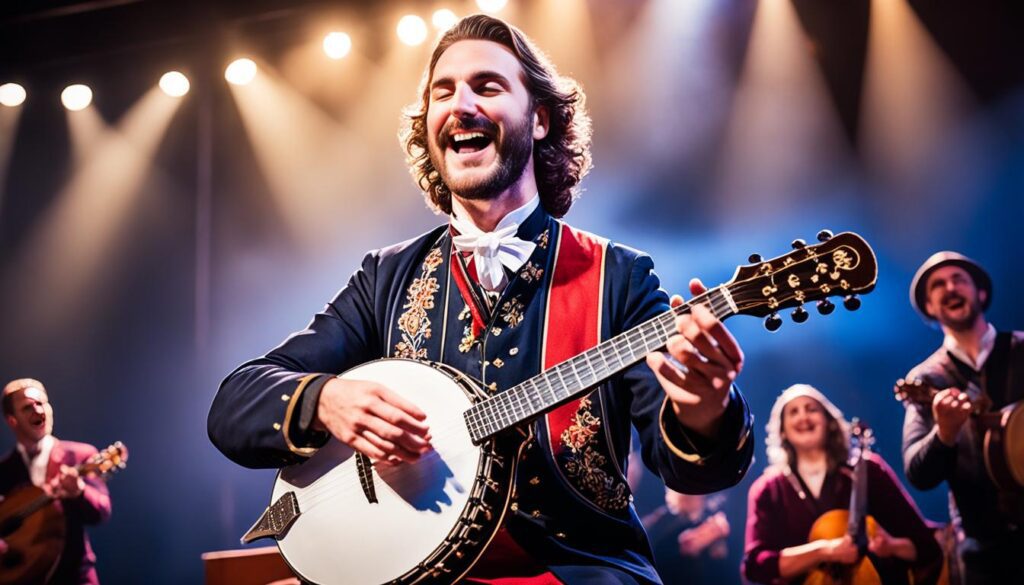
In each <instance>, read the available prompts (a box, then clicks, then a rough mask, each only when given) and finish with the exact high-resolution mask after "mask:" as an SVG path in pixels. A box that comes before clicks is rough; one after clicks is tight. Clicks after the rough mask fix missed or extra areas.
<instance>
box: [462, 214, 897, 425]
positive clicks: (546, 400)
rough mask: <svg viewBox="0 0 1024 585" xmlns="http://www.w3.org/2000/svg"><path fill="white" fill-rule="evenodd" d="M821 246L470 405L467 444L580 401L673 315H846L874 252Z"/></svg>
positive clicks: (850, 238)
mask: <svg viewBox="0 0 1024 585" xmlns="http://www.w3.org/2000/svg"><path fill="white" fill-rule="evenodd" d="M819 239H822V243H820V244H816V245H813V246H809V245H807V244H805V243H804V242H803V241H802V240H797V241H795V242H793V247H794V248H795V249H794V251H792V252H790V253H788V254H786V255H784V256H779V257H777V258H774V259H772V260H762V259H761V258H760V256H757V255H754V256H751V261H752V262H754V264H749V265H746V266H740V267H739V268H737V269H736V274H735V275H734V276H733V278H732V279H731V280H730V281H729V282H727V283H725V284H722V285H719V286H717V287H715V288H712V289H709V290H707V291H705V292H703V293H702V294H700V295H697V296H696V297H694V298H693V299H691V300H690V301H689V302H686V303H683V304H681V305H679V306H677V307H673V308H671V309H669V310H668V311H666V312H664V313H662V314H660V315H658V316H656V317H654V318H652V319H650V320H648V321H646V322H644V323H641V324H640V325H637V326H636V327H634V328H632V329H629V330H627V331H625V332H623V333H620V334H618V335H616V336H615V337H612V338H610V339H607V340H605V341H603V342H601V343H600V344H598V345H597V346H596V347H593V348H591V349H589V350H587V351H585V352H583V353H581V354H579V355H577V356H576V357H573V358H570V359H568V360H566V361H564V362H562V363H560V364H557V365H555V366H553V367H551V368H549V369H548V370H546V371H544V372H542V373H541V374H539V375H537V376H534V377H532V378H530V379H528V380H526V381H524V382H522V383H520V384H518V385H516V386H514V387H512V388H510V389H509V390H507V391H505V392H502V393H500V394H497V395H495V396H492V397H490V398H487V399H485V400H483V401H481V402H478V403H476V404H475V405H473V407H472V408H470V409H468V410H466V411H465V412H464V414H463V416H464V418H465V421H466V425H467V426H468V427H469V433H470V438H471V439H472V440H473V442H474V444H477V445H480V444H482V443H483V442H484V441H486V440H487V439H488V438H490V437H492V436H494V435H496V434H498V433H499V432H501V431H503V430H506V429H509V428H511V427H514V426H516V425H520V424H522V423H525V422H528V421H530V420H531V419H533V418H535V417H537V416H539V415H541V414H543V413H544V412H546V411H548V410H551V409H552V408H555V407H557V406H559V405H561V404H564V403H566V402H568V401H569V400H572V399H573V398H575V397H577V396H580V395H581V394H583V393H585V392H586V391H588V390H589V389H591V388H593V387H594V386H596V385H598V384H600V383H601V382H603V381H604V380H606V379H608V378H610V377H612V376H614V375H615V374H617V373H618V372H621V371H622V370H624V369H626V368H628V367H630V366H632V365H633V364H635V363H637V362H639V361H640V360H641V359H643V357H644V356H646V355H647V354H648V353H651V352H652V351H657V350H659V349H661V348H662V347H664V346H665V343H666V342H667V341H668V339H669V337H671V336H672V335H674V334H675V333H676V326H675V320H676V317H678V316H680V315H683V314H687V313H690V312H691V311H692V309H693V307H695V306H697V305H704V306H705V307H707V308H708V309H709V310H710V311H711V313H712V314H713V315H714V316H715V317H716V318H718V319H719V320H725V319H727V318H729V317H731V316H733V315H740V314H744V315H754V316H760V317H767V320H766V321H765V327H766V328H768V330H769V331H775V330H776V329H778V328H779V326H780V325H781V324H782V319H781V318H780V317H779V315H778V313H777V312H778V311H779V310H781V309H784V308H787V307H796V310H795V311H793V314H792V317H793V320H794V321H795V322H797V323H801V322H803V321H805V320H806V319H807V316H808V313H807V311H806V310H804V308H803V304H804V303H808V302H810V301H814V300H817V301H818V311H819V312H820V313H821V314H823V315H827V314H829V313H831V312H832V311H833V310H834V308H835V306H834V305H833V304H832V303H831V302H830V301H828V300H827V299H828V297H832V296H840V295H841V296H845V297H846V298H845V300H844V301H843V305H844V306H845V307H846V308H847V309H849V310H855V309H856V308H858V307H859V306H860V300H859V299H857V298H856V297H855V296H854V295H855V293H863V292H869V291H871V290H872V289H873V288H874V286H875V281H876V278H877V275H878V269H877V263H876V261H875V257H874V252H873V251H872V250H871V247H870V246H868V244H867V242H865V241H864V240H863V238H861V237H860V236H858V235H857V234H854V233H852V232H844V233H841V234H836V235H835V236H832V234H831V232H822V234H819Z"/></svg>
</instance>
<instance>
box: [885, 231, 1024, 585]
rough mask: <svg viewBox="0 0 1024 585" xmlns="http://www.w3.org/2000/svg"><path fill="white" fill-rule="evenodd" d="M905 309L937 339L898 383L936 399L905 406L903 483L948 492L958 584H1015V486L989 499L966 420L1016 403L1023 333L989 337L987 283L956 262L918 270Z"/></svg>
mask: <svg viewBox="0 0 1024 585" xmlns="http://www.w3.org/2000/svg"><path fill="white" fill-rule="evenodd" d="M910 301H911V304H912V305H913V306H914V308H915V309H917V311H918V312H919V313H920V314H921V315H922V316H923V317H924V318H925V319H926V320H928V321H929V322H932V323H937V324H938V325H939V327H941V329H942V332H943V334H944V335H945V338H944V340H943V342H942V347H940V348H939V349H938V350H936V351H935V353H933V354H932V355H931V356H930V357H929V358H928V359H926V360H925V361H924V362H922V363H921V364H919V365H918V366H916V367H915V368H914V369H913V370H911V372H910V373H909V374H908V375H907V378H906V379H907V380H908V381H920V382H922V383H923V384H925V385H926V386H928V387H931V388H934V389H936V390H939V392H937V393H936V394H935V396H934V398H933V399H932V400H931V401H929V402H928V403H925V404H920V403H918V404H913V403H910V402H907V410H906V419H905V422H904V427H903V458H904V466H905V470H906V474H907V479H908V480H909V481H910V483H911V484H913V485H914V487H916V488H918V489H931V488H934V487H935V486H937V485H939V484H940V483H941V482H943V481H946V482H947V483H948V485H949V489H950V512H951V515H952V517H953V523H954V526H955V527H956V528H957V530H958V532H960V535H959V539H960V543H959V556H960V560H961V561H962V562H963V569H962V570H963V575H964V578H965V583H967V584H968V585H974V584H982V583H991V584H996V583H1024V555H1021V551H1024V498H1021V493H1020V490H1021V489H1024V486H1019V485H1018V486H1016V487H1015V488H1010V489H1008V490H1007V489H1002V490H1000V489H997V486H996V485H995V483H994V482H993V479H992V477H991V476H990V471H989V470H987V469H986V467H987V466H986V461H985V459H986V457H985V453H984V449H986V448H987V447H988V446H987V445H986V444H985V443H986V440H985V429H984V428H983V425H982V424H980V419H979V418H978V417H972V411H975V410H978V409H977V408H976V407H977V406H979V405H986V404H990V407H989V408H987V409H985V408H984V407H982V408H981V410H988V411H990V412H991V411H995V412H998V411H999V410H1000V409H1004V408H1008V407H1009V408H1013V407H1012V406H1008V405H1012V404H1013V403H1015V402H1018V401H1020V400H1022V399H1024V332H1020V331H1014V332H997V331H996V329H995V327H993V326H992V325H991V324H990V323H989V322H988V321H987V320H986V319H985V311H986V310H987V309H988V307H989V304H991V302H992V280H991V279H990V278H989V276H988V273H987V272H985V270H984V269H983V268H982V267H981V266H980V265H979V264H978V263H976V262H974V261H973V260H971V259H970V258H967V257H966V256H963V255H962V254H959V253H957V252H949V251H946V252H938V253H936V254H934V255H932V256H931V257H930V258H928V260H926V261H925V262H924V264H922V265H921V267H920V268H919V269H918V271H917V274H915V276H914V279H913V281H912V283H911V285H910ZM1019 414H1020V413H1017V418H1019ZM1017 422H1018V423H1019V422H1020V421H1017ZM1007 463H1008V464H1010V465H1017V466H1019V465H1020V461H1016V462H1014V461H1008V462H1007Z"/></svg>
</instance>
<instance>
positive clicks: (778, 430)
mask: <svg viewBox="0 0 1024 585" xmlns="http://www.w3.org/2000/svg"><path fill="white" fill-rule="evenodd" d="M801 396H806V397H808V398H813V399H814V400H817V401H818V403H819V404H821V406H822V407H823V408H824V409H825V410H826V411H827V412H828V413H829V414H830V415H831V416H832V418H834V419H835V420H836V422H837V423H838V424H839V430H840V432H842V433H843V438H844V439H845V440H846V441H847V443H849V441H850V423H849V422H847V421H846V418H845V417H844V416H843V411H841V410H839V408H838V407H837V406H836V405H835V404H832V401H831V400H829V399H828V398H826V397H825V395H824V394H822V393H821V392H820V391H819V390H818V389H817V388H815V387H814V386H811V385H809V384H793V385H792V386H790V387H789V388H786V389H785V390H783V391H782V394H780V395H779V397H778V398H776V399H775V404H774V405H772V413H771V415H769V417H768V424H767V425H765V430H766V431H767V432H768V438H767V439H765V445H766V448H765V450H766V451H767V452H768V465H770V466H773V467H780V468H785V467H788V466H789V463H790V462H789V458H788V456H787V455H786V449H785V448H784V447H783V446H782V409H783V408H785V407H786V405H787V404H789V402H790V401H791V400H793V399H794V398H799V397H801Z"/></svg>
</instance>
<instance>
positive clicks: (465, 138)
mask: <svg viewBox="0 0 1024 585" xmlns="http://www.w3.org/2000/svg"><path fill="white" fill-rule="evenodd" d="M492 142H494V139H492V138H491V137H490V136H488V135H487V134H484V133H483V132H476V131H474V132H459V133H456V134H452V135H451V136H450V138H449V142H448V147H449V148H451V149H452V150H453V151H455V152H456V153H457V154H472V153H474V152H480V151H481V150H483V149H485V148H487V147H488V146H489V145H490V144H491V143H492Z"/></svg>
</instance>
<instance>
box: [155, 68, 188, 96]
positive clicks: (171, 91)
mask: <svg viewBox="0 0 1024 585" xmlns="http://www.w3.org/2000/svg"><path fill="white" fill-rule="evenodd" d="M189 87H190V86H189V83H188V78H187V77H185V76H184V75H183V74H181V73H178V72H177V71H168V72H167V73H164V75H163V77H161V78H160V89H162V90H164V93H166V94H167V95H169V96H171V97H181V96H183V95H185V94H186V93H188V89H189Z"/></svg>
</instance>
